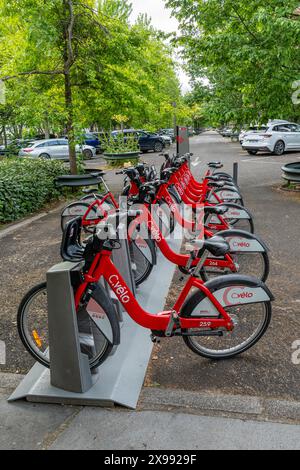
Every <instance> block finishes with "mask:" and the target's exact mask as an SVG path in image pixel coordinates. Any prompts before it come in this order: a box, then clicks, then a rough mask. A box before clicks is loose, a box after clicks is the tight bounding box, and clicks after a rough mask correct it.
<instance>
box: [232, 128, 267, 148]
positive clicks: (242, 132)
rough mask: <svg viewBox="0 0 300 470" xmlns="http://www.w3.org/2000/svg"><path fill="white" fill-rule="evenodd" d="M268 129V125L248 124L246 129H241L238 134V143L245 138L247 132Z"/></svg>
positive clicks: (255, 132)
mask: <svg viewBox="0 0 300 470" xmlns="http://www.w3.org/2000/svg"><path fill="white" fill-rule="evenodd" d="M267 129H268V126H250V127H249V129H247V130H245V129H244V130H242V131H241V133H240V135H239V141H240V144H242V143H243V142H244V140H245V138H246V137H247V136H248V135H249V134H260V133H261V132H265V131H266V130H267Z"/></svg>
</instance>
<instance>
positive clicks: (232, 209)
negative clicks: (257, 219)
mask: <svg viewBox="0 0 300 470" xmlns="http://www.w3.org/2000/svg"><path fill="white" fill-rule="evenodd" d="M218 206H220V207H224V206H225V207H228V211H227V212H226V213H225V214H224V216H222V217H224V219H253V217H252V214H251V212H250V211H249V210H248V209H246V208H245V207H243V206H240V205H239V204H234V203H231V202H224V203H221V204H218V205H217V207H218ZM212 220H213V219H212ZM215 220H217V222H216V223H218V222H219V219H217V217H216V219H215ZM212 223H214V222H212Z"/></svg>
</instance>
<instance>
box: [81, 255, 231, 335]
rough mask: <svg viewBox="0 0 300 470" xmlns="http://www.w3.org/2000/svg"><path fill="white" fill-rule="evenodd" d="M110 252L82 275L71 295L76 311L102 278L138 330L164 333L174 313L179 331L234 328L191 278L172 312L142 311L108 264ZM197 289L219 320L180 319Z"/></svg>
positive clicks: (206, 292) (223, 313)
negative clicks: (191, 294) (187, 301)
mask: <svg viewBox="0 0 300 470" xmlns="http://www.w3.org/2000/svg"><path fill="white" fill-rule="evenodd" d="M111 255H112V252H111V251H108V250H102V252H101V253H98V254H97V255H96V256H95V259H94V261H93V263H92V265H91V267H90V269H89V272H88V273H87V274H85V275H84V282H83V283H82V284H81V285H80V286H79V288H78V289H77V291H76V294H75V306H76V309H78V308H79V306H80V304H81V301H82V298H83V296H84V294H85V292H86V290H87V288H88V286H89V285H90V284H94V283H97V282H99V280H100V279H101V278H102V277H103V278H104V279H105V280H106V282H107V283H108V285H109V286H110V288H111V289H112V290H113V292H114V293H115V295H116V296H117V298H118V299H119V301H120V302H121V304H122V305H123V307H124V308H125V310H126V311H127V313H128V314H129V315H130V317H131V318H132V320H134V321H135V322H136V323H137V324H139V325H140V326H142V327H144V328H147V329H150V330H154V331H166V330H167V328H168V325H169V323H170V321H171V320H172V315H173V314H174V313H176V314H177V315H178V316H179V322H180V328H181V329H199V328H206V329H207V328H209V329H218V328H225V329H226V330H228V331H232V330H233V328H234V325H233V323H232V320H231V318H230V316H229V315H228V314H227V312H226V311H225V309H224V308H223V307H222V305H221V304H220V303H219V302H218V301H217V299H216V298H215V297H214V295H213V294H212V293H211V292H210V290H209V289H208V288H207V287H206V286H205V285H204V283H203V282H202V281H201V280H200V279H198V278H195V277H192V276H191V277H190V278H189V279H188V281H187V283H186V285H185V287H184V288H183V290H182V292H181V293H180V295H179V297H178V299H177V301H176V303H175V305H174V307H173V310H170V311H165V312H160V313H159V314H158V315H155V314H151V313H149V312H147V311H146V310H144V309H143V308H142V307H141V306H140V304H139V303H138V302H137V300H136V298H135V297H134V295H133V293H132V292H131V291H130V289H129V287H128V286H127V284H126V282H125V281H124V279H123V277H122V275H121V274H120V273H119V271H118V270H117V268H116V267H115V265H114V264H113V262H112V261H111ZM193 288H197V289H199V290H201V291H202V292H203V293H204V294H205V295H206V296H207V297H208V299H209V300H210V301H211V302H212V304H213V305H214V307H215V308H216V309H217V310H218V312H219V313H220V317H221V318H203V317H198V318H196V317H192V318H183V317H180V312H181V309H182V306H183V304H184V302H185V300H186V299H187V297H188V295H189V293H190V291H191V289H193Z"/></svg>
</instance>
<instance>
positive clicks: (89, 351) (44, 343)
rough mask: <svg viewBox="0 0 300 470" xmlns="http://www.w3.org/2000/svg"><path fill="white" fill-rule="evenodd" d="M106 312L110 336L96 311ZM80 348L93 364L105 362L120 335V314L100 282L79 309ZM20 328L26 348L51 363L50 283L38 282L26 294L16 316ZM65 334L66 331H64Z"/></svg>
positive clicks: (96, 365) (45, 363)
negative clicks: (49, 324)
mask: <svg viewBox="0 0 300 470" xmlns="http://www.w3.org/2000/svg"><path fill="white" fill-rule="evenodd" d="M95 312H97V313H98V314H101V315H102V316H104V319H105V321H106V322H108V323H109V325H110V329H111V332H110V335H108V336H110V338H109V339H108V338H107V337H106V336H104V334H103V333H102V332H101V331H100V329H98V327H97V325H96V323H95V321H94V320H93V315H95ZM77 323H78V330H79V341H80V347H81V352H82V353H84V354H86V355H87V356H88V358H89V363H90V368H91V369H94V368H96V367H98V366H99V365H100V364H102V363H103V362H104V361H105V360H106V359H107V357H108V356H109V354H110V352H111V350H112V348H113V343H114V340H112V338H116V336H118V328H119V325H118V322H117V316H116V313H115V310H114V307H113V305H112V302H111V300H110V299H109V297H108V296H107V294H106V291H105V290H104V288H102V286H100V285H99V286H98V287H97V289H95V290H94V292H93V294H92V298H91V299H90V300H89V302H88V304H87V305H85V306H83V307H81V308H80V309H79V310H78V312H77ZM17 324H18V332H19V335H20V338H21V340H22V343H23V345H24V346H25V348H26V350H27V351H28V352H29V353H30V354H31V356H32V357H33V358H34V359H35V360H36V361H38V362H39V363H40V364H42V365H43V366H45V367H47V368H49V367H50V357H49V330H48V308H47V285H46V283H43V284H39V285H37V286H36V287H34V288H33V289H31V290H30V291H29V292H28V294H26V296H25V297H24V298H23V300H22V302H21V304H20V307H19V310H18V316H17ZM62 334H63V332H62Z"/></svg>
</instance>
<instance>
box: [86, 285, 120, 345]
mask: <svg viewBox="0 0 300 470" xmlns="http://www.w3.org/2000/svg"><path fill="white" fill-rule="evenodd" d="M93 296H94V297H95V298H96V300H97V302H99V303H97V302H96V301H95V300H94V299H93V298H92V299H91V300H90V301H89V303H88V305H87V307H86V310H87V312H88V314H89V316H90V318H91V320H92V321H93V322H94V323H95V325H96V326H97V328H98V329H99V331H100V332H101V333H102V334H103V336H105V338H106V339H107V340H108V341H109V342H110V343H111V344H112V345H113V346H118V345H119V344H120V335H121V333H120V324H119V321H118V318H117V314H116V311H115V307H114V305H113V302H112V300H111V299H110V297H109V296H108V294H107V292H106V290H105V288H104V287H103V286H102V284H100V283H98V284H97V285H96V288H95V290H94V291H93Z"/></svg>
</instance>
